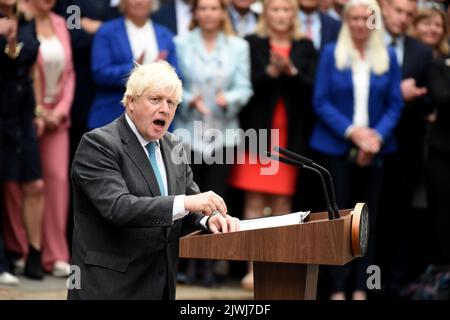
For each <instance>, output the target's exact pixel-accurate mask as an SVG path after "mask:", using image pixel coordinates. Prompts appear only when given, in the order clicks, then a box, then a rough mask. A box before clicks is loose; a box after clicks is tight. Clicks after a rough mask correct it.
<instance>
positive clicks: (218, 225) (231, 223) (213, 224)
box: [207, 214, 241, 233]
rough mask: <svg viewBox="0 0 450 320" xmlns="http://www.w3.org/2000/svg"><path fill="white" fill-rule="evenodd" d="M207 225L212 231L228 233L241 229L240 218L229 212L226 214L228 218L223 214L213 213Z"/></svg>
mask: <svg viewBox="0 0 450 320" xmlns="http://www.w3.org/2000/svg"><path fill="white" fill-rule="evenodd" d="M207 227H208V229H209V230H210V231H211V232H212V233H227V232H234V231H239V230H240V229H241V225H240V221H239V219H238V218H235V217H232V216H230V215H228V214H227V215H226V218H224V217H223V216H222V215H221V214H215V215H212V216H211V217H210V218H209V219H208V225H207Z"/></svg>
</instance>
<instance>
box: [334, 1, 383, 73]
mask: <svg viewBox="0 0 450 320" xmlns="http://www.w3.org/2000/svg"><path fill="white" fill-rule="evenodd" d="M359 5H363V6H367V10H371V12H373V13H374V14H375V16H374V17H373V18H374V19H379V20H375V21H374V22H375V25H374V28H373V30H372V31H371V33H370V35H369V39H368V41H367V44H366V49H367V50H368V52H369V56H368V59H369V64H370V67H371V69H372V71H373V72H374V73H375V74H377V75H380V74H383V73H385V72H386V71H387V70H389V54H388V50H387V48H386V45H385V43H384V39H383V28H382V27H381V14H380V7H379V6H378V3H377V1H376V0H350V1H348V2H347V3H346V4H345V6H344V10H343V17H344V18H343V23H342V27H341V30H340V31H339V36H338V39H337V43H336V49H335V51H334V57H335V60H336V67H337V69H339V70H343V69H346V68H350V67H351V66H352V65H353V63H354V62H355V61H356V58H357V57H358V52H357V51H356V49H355V45H354V43H353V40H352V37H351V34H350V28H349V26H348V24H347V22H346V15H347V14H348V11H349V10H350V9H351V8H353V7H355V6H359ZM367 27H369V26H367Z"/></svg>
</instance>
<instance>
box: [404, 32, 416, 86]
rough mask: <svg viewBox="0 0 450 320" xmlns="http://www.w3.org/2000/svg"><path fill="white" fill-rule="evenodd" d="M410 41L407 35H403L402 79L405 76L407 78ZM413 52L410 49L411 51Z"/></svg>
mask: <svg viewBox="0 0 450 320" xmlns="http://www.w3.org/2000/svg"><path fill="white" fill-rule="evenodd" d="M411 49H412V48H411V42H410V41H409V38H408V37H405V43H404V47H403V66H402V79H405V78H409V77H410V75H409V70H410V67H409V65H410V58H411V55H410V53H409V51H410V50H411ZM412 52H414V50H413V51H411V53H412Z"/></svg>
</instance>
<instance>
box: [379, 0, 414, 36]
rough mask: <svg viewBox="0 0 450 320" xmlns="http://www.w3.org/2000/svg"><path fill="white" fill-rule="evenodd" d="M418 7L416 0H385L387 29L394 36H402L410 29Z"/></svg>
mask: <svg viewBox="0 0 450 320" xmlns="http://www.w3.org/2000/svg"><path fill="white" fill-rule="evenodd" d="M416 9H417V4H416V2H415V1H411V0H385V3H384V5H383V6H382V13H383V19H384V23H385V26H386V29H387V30H388V31H389V33H390V34H391V35H393V36H400V35H402V34H404V33H406V31H407V30H408V27H409V26H410V25H411V22H412V19H413V17H414V14H415V12H416Z"/></svg>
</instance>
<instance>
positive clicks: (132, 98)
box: [128, 97, 134, 112]
mask: <svg viewBox="0 0 450 320" xmlns="http://www.w3.org/2000/svg"><path fill="white" fill-rule="evenodd" d="M128 108H130V111H131V112H133V111H134V97H128Z"/></svg>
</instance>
